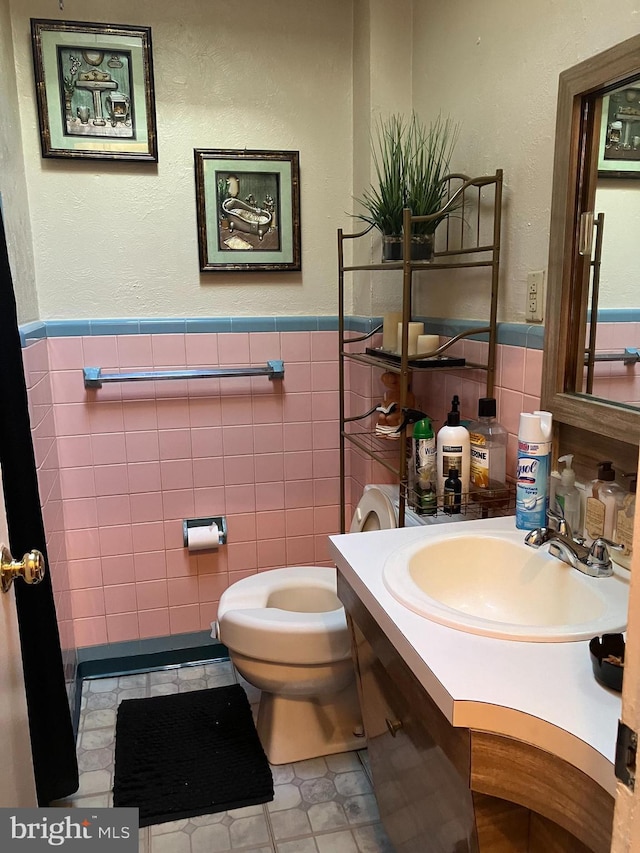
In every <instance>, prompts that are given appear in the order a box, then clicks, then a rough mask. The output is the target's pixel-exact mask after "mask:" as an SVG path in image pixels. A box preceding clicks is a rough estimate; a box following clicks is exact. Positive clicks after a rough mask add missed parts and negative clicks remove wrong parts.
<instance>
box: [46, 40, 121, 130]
mask: <svg viewBox="0 0 640 853" xmlns="http://www.w3.org/2000/svg"><path fill="white" fill-rule="evenodd" d="M57 54H58V74H59V78H60V81H61V86H60V92H61V95H62V102H61V104H60V107H61V110H62V126H63V130H64V134H65V136H89V137H100V138H108V137H115V138H117V139H122V138H124V139H133V138H134V137H135V130H134V121H133V95H132V92H133V86H132V81H131V53H130V52H129V51H126V50H109V51H102V50H91V49H90V48H83V47H67V46H60V45H59V46H58V49H57Z"/></svg>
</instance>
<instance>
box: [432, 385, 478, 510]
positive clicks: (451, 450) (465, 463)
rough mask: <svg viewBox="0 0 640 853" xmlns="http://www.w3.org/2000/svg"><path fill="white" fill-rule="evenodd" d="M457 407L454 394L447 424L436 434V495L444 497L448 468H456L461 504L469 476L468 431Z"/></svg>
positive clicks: (458, 401)
mask: <svg viewBox="0 0 640 853" xmlns="http://www.w3.org/2000/svg"><path fill="white" fill-rule="evenodd" d="M459 407H460V399H459V398H458V395H457V394H456V395H455V396H454V397H453V399H452V400H451V411H450V412H449V414H448V415H447V422H446V424H445V425H444V426H443V427H441V428H440V430H439V432H438V439H437V461H438V495H439V496H443V495H444V483H445V480H446V479H447V477H448V476H449V468H456V469H457V470H458V476H459V477H460V482H461V483H462V503H466V500H467V495H468V494H469V474H470V463H469V460H470V445H469V431H468V430H467V429H466V428H465V427H463V426H462V425H461V423H460V411H459Z"/></svg>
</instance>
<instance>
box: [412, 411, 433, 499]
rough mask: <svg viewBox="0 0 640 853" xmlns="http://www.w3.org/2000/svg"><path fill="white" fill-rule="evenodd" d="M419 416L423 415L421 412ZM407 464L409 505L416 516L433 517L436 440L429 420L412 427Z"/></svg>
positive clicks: (418, 422)
mask: <svg viewBox="0 0 640 853" xmlns="http://www.w3.org/2000/svg"><path fill="white" fill-rule="evenodd" d="M420 414H423V413H422V412H421V413H420ZM411 448H412V452H411V460H410V464H409V471H408V476H409V505H410V506H411V507H412V509H414V510H415V511H416V512H417V513H418V515H435V513H436V489H437V462H436V439H435V435H434V433H433V427H432V426H431V420H430V419H429V418H428V417H426V416H424V417H422V418H421V419H420V420H419V421H416V422H415V423H414V425H413V437H412V439H411Z"/></svg>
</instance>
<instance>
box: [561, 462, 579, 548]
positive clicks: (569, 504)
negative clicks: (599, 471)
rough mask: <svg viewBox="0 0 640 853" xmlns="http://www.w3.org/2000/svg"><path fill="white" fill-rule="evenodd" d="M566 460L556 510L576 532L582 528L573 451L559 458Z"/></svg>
mask: <svg viewBox="0 0 640 853" xmlns="http://www.w3.org/2000/svg"><path fill="white" fill-rule="evenodd" d="M558 462H564V468H563V470H562V472H561V473H560V483H559V484H558V486H557V488H556V496H555V502H556V510H557V511H558V512H559V513H560V514H561V515H562V516H564V518H565V519H566V520H567V522H568V524H569V527H570V528H571V530H572V531H573V532H574V533H577V532H578V531H579V530H580V492H579V491H578V489H577V488H576V472H575V471H574V470H573V467H572V464H573V453H567V454H565V455H564V456H560V457H559V458H558Z"/></svg>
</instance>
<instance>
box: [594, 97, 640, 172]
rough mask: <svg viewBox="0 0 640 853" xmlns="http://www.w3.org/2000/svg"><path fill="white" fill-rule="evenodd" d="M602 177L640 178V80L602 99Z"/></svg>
mask: <svg viewBox="0 0 640 853" xmlns="http://www.w3.org/2000/svg"><path fill="white" fill-rule="evenodd" d="M598 177H600V178H640V84H639V83H633V84H631V85H628V86H625V87H623V88H622V89H618V90H616V91H615V92H611V94H609V95H605V97H604V98H603V99H602V118H601V124H600V145H599V148H598Z"/></svg>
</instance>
